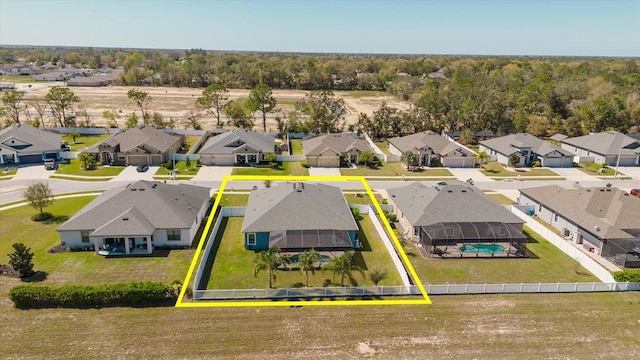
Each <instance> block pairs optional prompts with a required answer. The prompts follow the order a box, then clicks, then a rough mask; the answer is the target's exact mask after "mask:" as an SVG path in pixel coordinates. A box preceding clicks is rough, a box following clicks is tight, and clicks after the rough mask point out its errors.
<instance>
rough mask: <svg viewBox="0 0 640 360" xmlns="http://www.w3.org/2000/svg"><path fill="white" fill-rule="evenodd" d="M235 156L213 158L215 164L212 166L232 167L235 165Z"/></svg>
mask: <svg viewBox="0 0 640 360" xmlns="http://www.w3.org/2000/svg"><path fill="white" fill-rule="evenodd" d="M233 159H234V156H233V155H230V156H229V155H214V156H213V164H212V165H224V166H230V165H233V163H234V161H233Z"/></svg>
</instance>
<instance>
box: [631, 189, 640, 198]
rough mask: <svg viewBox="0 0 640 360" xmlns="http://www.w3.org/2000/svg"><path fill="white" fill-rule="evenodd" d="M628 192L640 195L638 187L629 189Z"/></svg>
mask: <svg viewBox="0 0 640 360" xmlns="http://www.w3.org/2000/svg"><path fill="white" fill-rule="evenodd" d="M629 194H631V195H633V196H638V195H640V189H631V191H629Z"/></svg>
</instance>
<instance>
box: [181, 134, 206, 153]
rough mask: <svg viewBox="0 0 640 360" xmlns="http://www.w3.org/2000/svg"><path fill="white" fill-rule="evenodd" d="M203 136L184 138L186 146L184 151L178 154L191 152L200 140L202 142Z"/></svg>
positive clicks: (186, 136) (187, 136)
mask: <svg viewBox="0 0 640 360" xmlns="http://www.w3.org/2000/svg"><path fill="white" fill-rule="evenodd" d="M200 138H201V136H199V135H185V136H184V146H183V148H182V150H180V151H178V154H186V153H188V152H189V150H191V147H193V145H195V144H196V143H197V142H198V140H200Z"/></svg>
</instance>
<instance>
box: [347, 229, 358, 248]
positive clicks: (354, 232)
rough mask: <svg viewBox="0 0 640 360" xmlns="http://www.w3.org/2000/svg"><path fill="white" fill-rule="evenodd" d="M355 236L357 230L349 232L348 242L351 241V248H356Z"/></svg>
mask: <svg viewBox="0 0 640 360" xmlns="http://www.w3.org/2000/svg"><path fill="white" fill-rule="evenodd" d="M357 235H358V231H357V230H349V240H351V246H352V247H355V246H356V239H357Z"/></svg>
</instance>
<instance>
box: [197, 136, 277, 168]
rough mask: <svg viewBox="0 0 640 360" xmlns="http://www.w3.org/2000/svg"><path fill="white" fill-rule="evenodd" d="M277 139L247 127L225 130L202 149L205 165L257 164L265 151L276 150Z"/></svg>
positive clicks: (201, 157)
mask: <svg viewBox="0 0 640 360" xmlns="http://www.w3.org/2000/svg"><path fill="white" fill-rule="evenodd" d="M275 142H276V139H275V138H274V137H273V136H271V135H268V134H262V133H257V132H253V131H249V130H246V129H235V130H233V131H228V132H223V133H221V134H220V135H216V136H214V137H212V138H210V139H209V140H207V141H206V142H205V143H204V145H202V148H201V149H200V152H199V153H200V163H201V164H203V165H234V164H256V163H259V162H261V161H264V154H265V153H270V152H271V153H272V152H275Z"/></svg>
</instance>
